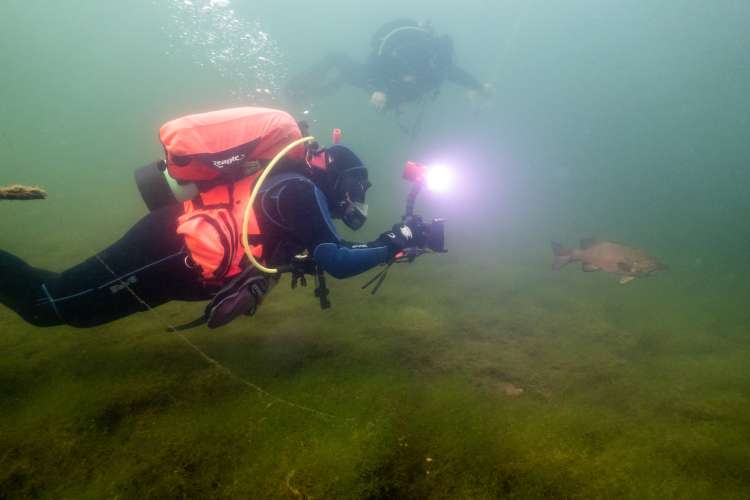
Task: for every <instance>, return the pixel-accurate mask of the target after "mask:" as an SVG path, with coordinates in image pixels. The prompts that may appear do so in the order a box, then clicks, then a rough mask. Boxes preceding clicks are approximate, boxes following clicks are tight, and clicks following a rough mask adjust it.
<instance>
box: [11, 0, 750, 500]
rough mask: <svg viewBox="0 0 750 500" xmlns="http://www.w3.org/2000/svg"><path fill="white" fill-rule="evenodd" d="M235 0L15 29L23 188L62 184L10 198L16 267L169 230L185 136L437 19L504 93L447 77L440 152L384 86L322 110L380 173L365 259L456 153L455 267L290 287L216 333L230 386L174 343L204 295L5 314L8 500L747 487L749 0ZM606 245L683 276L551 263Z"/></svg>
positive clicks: (23, 22) (434, 122) (435, 263)
mask: <svg viewBox="0 0 750 500" xmlns="http://www.w3.org/2000/svg"><path fill="white" fill-rule="evenodd" d="M209 4H211V2H208V1H207V0H192V4H191V3H190V2H182V1H181V2H176V1H168V0H164V1H160V2H146V1H140V2H125V3H122V2H121V3H119V4H116V3H113V2H95V1H78V2H73V1H69V2H57V3H51V2H42V1H23V2H22V1H18V0H6V1H5V2H4V3H3V4H2V5H1V6H0V56H1V57H0V65H2V71H0V115H1V116H2V119H1V120H0V160H1V161H0V185H2V184H10V183H16V182H20V183H25V184H39V185H43V186H45V187H46V188H47V189H48V190H49V192H50V198H49V199H48V200H46V201H44V202H28V203H11V202H0V203H1V204H0V224H1V226H0V228H1V229H2V233H0V248H2V249H4V250H6V251H10V252H13V253H16V254H18V255H20V256H22V257H23V258H25V259H27V260H28V261H29V262H31V263H32V264H34V265H36V266H39V267H45V268H49V269H53V270H62V269H64V268H66V267H68V266H71V265H73V264H75V263H77V262H79V261H80V260H82V259H84V258H86V257H88V256H90V255H91V254H93V253H94V252H96V251H97V250H99V249H101V248H102V247H104V246H105V245H107V244H109V243H111V242H112V241H113V240H115V239H116V238H118V237H119V235H121V234H122V232H123V231H125V230H126V229H127V228H129V227H130V226H131V225H132V224H133V223H134V222H135V221H136V220H137V219H138V218H139V217H141V216H142V215H144V214H145V208H144V207H143V204H142V202H141V200H140V198H139V195H138V193H137V191H136V189H135V187H134V185H133V182H132V171H133V169H134V168H135V167H137V166H140V165H141V164H144V163H146V162H148V161H151V160H152V159H154V158H158V157H159V155H160V154H161V151H160V146H159V144H158V141H157V137H156V133H157V130H158V127H159V126H160V125H161V123H163V122H164V121H166V120H168V119H170V118H173V117H175V116H179V115H181V114H187V113H193V112H199V111H205V110H210V109H216V108H221V107H226V106H235V105H240V104H260V105H273V106H282V107H286V106H288V103H285V102H284V101H283V98H277V96H278V95H279V94H278V92H277V89H278V86H280V85H282V84H283V82H284V81H285V79H286V78H287V77H288V75H289V74H293V73H294V72H296V71H298V70H299V69H300V68H302V67H304V66H306V65H307V64H309V63H310V61H312V60H314V59H316V58H318V57H321V56H322V55H323V54H324V53H325V52H326V51H328V50H330V49H339V50H346V51H349V52H350V53H351V55H352V56H354V57H362V58H363V57H364V56H365V55H366V51H367V47H368V43H369V34H370V33H371V32H372V31H374V30H375V29H376V28H377V26H378V25H379V24H380V23H381V22H384V21H387V20H389V19H391V18H394V17H401V16H415V17H429V18H431V20H432V22H433V24H434V26H435V28H436V29H437V30H438V31H441V32H449V33H451V34H452V35H453V37H454V40H455V43H456V50H457V58H458V61H459V62H460V63H461V65H462V66H463V67H465V68H466V69H467V70H469V71H471V72H472V73H474V74H475V75H477V76H478V77H479V78H480V79H481V80H482V81H488V82H491V83H493V84H494V86H495V91H496V93H495V96H494V98H493V99H492V100H491V101H489V102H487V103H484V105H483V106H482V107H480V108H479V109H475V108H474V107H472V106H470V105H469V104H468V102H467V101H466V99H465V98H464V96H463V93H462V91H460V90H458V89H456V88H453V87H450V86H449V85H446V86H445V88H444V90H443V92H442V95H441V96H440V97H439V99H438V100H437V101H436V102H435V103H434V104H431V105H430V106H428V107H427V109H426V119H425V126H424V128H423V130H422V133H421V134H420V135H419V136H418V138H417V139H416V140H413V141H412V140H409V139H408V138H407V137H405V136H404V135H403V134H401V133H400V132H399V131H398V128H397V127H396V126H395V125H394V121H393V119H392V118H391V117H387V116H381V115H378V114H377V113H375V112H374V111H373V110H371V109H370V108H369V106H368V103H367V100H366V98H365V96H363V95H361V94H359V93H358V92H357V91H355V90H350V89H345V90H343V91H341V92H340V93H337V94H335V95H333V96H331V97H327V98H325V99H321V100H320V101H318V102H315V103H313V104H314V106H313V107H309V108H307V110H308V111H310V113H309V114H308V115H307V119H308V120H309V121H311V122H312V125H313V131H314V132H315V133H316V135H318V136H320V137H324V138H325V137H327V135H328V134H329V131H330V129H331V128H332V127H335V126H337V127H341V128H342V129H343V130H344V134H345V138H346V142H347V143H348V144H350V145H351V146H352V147H353V148H354V149H355V150H356V151H358V152H359V153H360V154H361V156H362V157H363V158H364V159H365V161H366V162H368V164H369V165H370V172H371V178H372V179H373V182H374V184H375V187H374V188H373V189H372V190H371V192H370V193H371V198H370V200H369V201H370V212H371V218H370V221H368V224H367V226H366V227H365V228H364V229H363V230H362V231H361V232H362V233H363V234H362V235H358V236H357V238H360V239H364V240H366V239H371V238H372V237H374V236H376V235H377V234H379V233H380V232H381V231H383V230H384V229H385V228H387V227H388V226H390V224H392V223H393V222H395V221H397V220H398V218H399V216H400V214H401V211H402V206H403V205H402V201H401V200H402V199H403V197H404V196H405V194H406V191H407V186H406V185H405V184H404V183H403V181H401V180H400V168H401V165H402V163H403V161H404V160H406V159H409V158H411V159H416V160H428V159H435V158H447V159H450V160H451V161H452V162H453V163H454V164H455V165H456V166H457V168H459V169H460V172H461V175H460V183H458V185H457V187H456V190H454V192H453V193H449V194H446V195H444V196H437V195H432V196H425V197H424V198H423V199H422V200H420V204H419V207H418V208H419V209H420V210H422V211H424V212H425V213H427V214H429V215H435V216H437V215H442V216H445V217H447V218H448V219H449V226H448V227H449V229H448V238H449V242H448V245H449V248H450V253H448V254H446V255H441V256H430V257H425V258H424V259H421V260H420V261H417V262H416V263H414V264H412V265H408V266H406V265H404V266H397V267H396V268H394V269H393V270H392V271H391V273H390V277H389V278H388V280H387V281H386V283H385V285H384V287H383V289H382V290H381V292H380V293H379V294H378V295H377V296H375V297H372V296H370V295H369V294H368V293H366V292H363V291H360V290H359V287H360V286H361V284H362V283H364V282H365V281H366V279H368V278H369V274H368V275H367V276H361V277H356V278H353V279H350V280H347V281H341V282H333V283H331V288H332V300H333V302H334V308H333V309H332V310H330V311H326V312H322V311H320V310H319V308H318V306H317V302H316V301H315V299H314V298H313V297H312V292H311V290H309V289H308V290H295V291H291V290H289V289H288V288H289V287H288V286H287V285H288V283H287V282H285V283H283V284H282V286H280V287H278V289H277V290H275V291H274V295H273V296H272V298H271V299H269V301H268V302H267V303H266V304H264V307H263V309H262V311H261V312H260V313H259V314H258V315H257V316H256V317H255V318H253V319H247V320H241V321H236V322H235V323H233V324H231V325H229V326H227V327H225V328H222V329H220V330H216V331H209V330H207V329H204V328H199V329H196V330H194V331H191V332H189V333H188V334H187V338H188V339H189V340H190V341H191V342H193V343H194V345H195V346H197V347H198V348H199V349H200V350H202V351H203V352H204V353H205V354H207V355H208V356H210V357H211V358H212V359H214V360H216V361H217V362H218V363H220V364H221V367H218V366H216V365H214V364H211V363H210V362H207V360H206V359H205V358H203V357H201V356H200V355H199V354H198V353H197V352H196V351H194V350H193V349H191V347H190V346H188V345H187V344H186V343H185V342H184V341H183V340H182V339H180V338H179V337H177V336H175V335H174V334H171V333H168V332H166V331H165V325H166V324H175V323H180V322H183V321H185V320H187V319H192V318H193V317H195V316H196V315H197V314H199V313H200V312H201V311H202V304H185V303H172V304H168V305H166V306H163V307H160V308H158V309H157V310H156V311H155V313H148V314H147V313H144V314H139V315H135V316H132V317H130V318H127V319H124V320H121V321H118V322H115V323H112V324H110V325H107V326H104V327H100V328H94V329H89V330H76V329H73V328H69V327H56V328H49V329H36V328H34V327H31V326H28V325H26V324H25V323H23V322H22V321H21V320H20V319H19V318H18V317H17V316H16V315H14V314H13V313H12V312H11V311H9V310H8V309H7V308H4V307H0V332H1V334H0V499H6V498H7V499H15V498H75V499H82V498H91V499H94V498H96V499H100V498H120V499H123V498H128V499H129V498H134V499H135V498H138V499H140V498H159V499H164V498H346V499H351V498H368V499H385V498H472V499H474V498H537V497H552V498H558V497H565V498H569V497H575V498H619V497H623V498H659V499H661V498H747V497H748V496H750V480H749V479H748V478H750V468H749V466H748V464H750V417H748V415H750V372H749V371H748V369H747V359H748V356H749V355H750V339H749V338H748V334H750V312H748V307H747V298H748V295H749V293H750V285H749V284H748V276H749V274H748V271H750V265H748V257H747V256H748V248H750V232H749V230H748V223H747V216H746V214H747V213H748V208H749V207H750V203H749V202H748V187H747V186H748V181H750V173H748V172H749V171H748V163H749V162H748V160H749V159H750V146H749V144H750V143H748V140H747V135H748V130H749V129H750V122H749V120H750V118H749V117H750V104H748V100H747V89H748V87H749V84H750V66H748V64H747V48H748V46H749V44H750V35H748V31H747V26H748V22H750V4H748V3H747V2H744V1H739V0H738V1H730V0H726V1H718V2H713V3H706V2H699V1H692V0H684V1H671V0H670V1H667V2H661V3H654V2H645V1H631V2H590V1H578V0H576V1H567V2H558V3H555V4H549V3H548V2H541V1H531V2H521V1H513V2H510V1H504V2H499V3H498V2H486V1H480V0H472V1H469V2H464V3H462V4H461V6H460V8H457V5H455V4H450V3H445V4H444V5H443V4H440V3H437V4H436V3H434V2H433V3H430V2H385V3H382V4H378V5H374V4H372V5H371V4H366V3H363V2H331V1H327V2H324V3H318V4H314V5H311V4H308V3H303V2H291V3H285V5H284V6H283V7H282V6H280V5H279V4H278V3H277V2H243V1H240V0H232V1H231V2H230V3H229V4H228V5H226V6H225V5H223V2H213V6H212V7H211V8H210V9H208V10H203V7H204V6H207V5H209ZM229 9H233V11H232V12H231V13H230V12H229ZM222 28H223V31H222ZM261 32H262V33H265V34H266V35H267V37H265V38H264V37H259V33H261ZM243 35H249V38H242V36H243ZM210 40H212V42H211V43H209V41H210ZM245 43H247V45H246V44H245ZM227 48H229V49H232V51H230V52H228V53H227V52H222V50H224V49H227ZM222 54H223V55H222ZM258 56H262V57H265V58H267V59H268V61H269V62H266V63H259V62H258V59H257V57H258ZM254 65H255V66H254ZM266 88H267V89H269V93H268V94H267V93H265V91H264V89H266ZM256 89H260V90H261V92H258V91H257V90H256ZM288 109H290V110H291V111H293V112H294V113H296V114H297V115H298V116H303V115H302V112H303V111H304V109H301V108H299V107H293V106H292V107H289V108H288ZM347 236H352V235H349V234H347ZM591 236H593V237H598V238H602V239H608V240H615V241H622V242H625V243H628V244H632V245H635V246H638V247H642V248H645V249H647V250H648V251H650V252H651V253H653V254H655V255H657V256H658V257H660V258H661V259H662V260H663V261H665V262H666V263H667V264H668V265H669V267H670V269H669V271H666V272H663V273H661V274H659V275H657V276H655V277H653V278H649V279H647V280H637V281H635V282H633V283H630V284H628V285H625V286H620V285H618V284H617V278H616V277H614V276H612V275H606V274H601V273H582V272H580V271H579V269H578V268H577V267H575V268H574V267H573V266H570V267H569V268H565V269H564V270H561V271H557V272H556V271H552V270H551V269H550V264H551V261H552V256H551V252H550V248H549V242H550V240H559V241H563V242H565V243H567V244H568V245H574V244H575V243H576V242H577V241H578V239H579V238H584V237H591ZM0 279H1V278H0ZM227 370H229V372H228V371H227ZM230 372H231V373H230ZM258 388H261V389H262V392H259V391H258Z"/></svg>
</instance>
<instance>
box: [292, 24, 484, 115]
mask: <svg viewBox="0 0 750 500" xmlns="http://www.w3.org/2000/svg"><path fill="white" fill-rule="evenodd" d="M444 81H450V82H453V83H456V84H458V85H460V86H462V87H465V88H466V89H468V96H469V98H470V99H472V100H473V99H475V98H476V97H477V96H485V97H486V96H489V95H491V93H492V87H491V85H489V84H482V83H480V82H479V81H478V80H477V79H476V78H474V77H473V76H471V75H470V74H469V73H467V72H466V71H464V70H463V69H461V68H460V67H458V66H457V65H456V64H455V63H454V61H453V40H452V39H451V37H450V36H448V35H437V34H436V33H435V32H434V30H433V29H432V27H431V26H430V25H429V24H428V23H418V22H416V21H414V20H411V19H397V20H394V21H391V22H388V23H386V24H385V25H383V26H382V27H380V29H378V30H377V31H376V32H375V34H374V35H373V36H372V41H371V53H370V55H369V57H368V59H367V62H365V63H359V62H356V61H354V60H352V59H351V58H350V57H349V56H347V55H346V54H344V53H341V52H331V53H329V54H328V55H327V56H326V57H325V58H323V59H322V60H321V61H319V62H318V63H316V64H314V65H313V66H312V67H310V68H309V69H307V70H306V71H305V72H303V73H301V74H299V75H297V76H295V77H294V78H292V79H291V80H290V82H289V83H288V85H287V87H286V93H287V95H288V96H289V97H290V99H292V100H293V101H297V102H300V101H304V100H306V99H310V98H315V97H321V96H325V95H329V94H332V93H333V92H334V91H336V90H338V89H339V88H340V87H341V86H342V85H344V84H348V85H351V86H353V87H356V88H359V89H362V90H365V91H366V92H367V93H368V94H369V95H370V103H371V104H372V105H373V106H374V107H375V109H377V110H379V111H380V110H383V111H394V112H396V113H399V112H400V108H401V107H402V106H403V105H404V104H406V103H409V102H417V101H421V100H423V99H426V98H429V99H432V100H434V99H435V98H437V96H438V94H439V92H440V87H441V85H442V84H443V82H444Z"/></svg>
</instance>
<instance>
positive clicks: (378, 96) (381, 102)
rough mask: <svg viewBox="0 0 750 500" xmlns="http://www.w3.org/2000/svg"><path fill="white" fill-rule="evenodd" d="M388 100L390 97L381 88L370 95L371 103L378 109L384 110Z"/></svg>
mask: <svg viewBox="0 0 750 500" xmlns="http://www.w3.org/2000/svg"><path fill="white" fill-rule="evenodd" d="M387 101H388V97H386V95H385V92H381V91H380V90H376V91H375V92H373V93H372V95H371V96H370V104H372V106H373V107H374V108H375V109H376V110H378V111H382V110H383V108H385V103H386V102H387Z"/></svg>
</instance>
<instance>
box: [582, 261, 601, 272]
mask: <svg viewBox="0 0 750 500" xmlns="http://www.w3.org/2000/svg"><path fill="white" fill-rule="evenodd" d="M581 269H583V271H584V272H587V273H592V272H594V271H600V270H601V269H600V268H598V267H596V266H595V265H594V264H586V263H583V264H581Z"/></svg>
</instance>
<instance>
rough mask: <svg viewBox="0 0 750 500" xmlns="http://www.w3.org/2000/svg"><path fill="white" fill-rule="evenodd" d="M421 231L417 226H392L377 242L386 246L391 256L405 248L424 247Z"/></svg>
mask: <svg viewBox="0 0 750 500" xmlns="http://www.w3.org/2000/svg"><path fill="white" fill-rule="evenodd" d="M422 233H423V230H422V228H421V227H420V225H419V224H414V223H411V224H404V223H400V224H394V225H393V227H392V228H391V230H390V231H386V232H385V233H383V234H381V235H380V237H379V238H378V241H380V242H382V243H385V244H386V245H387V246H388V250H389V253H390V254H391V256H394V255H396V254H398V253H399V252H402V251H403V250H404V249H406V248H414V247H422V246H424V235H423V234H422Z"/></svg>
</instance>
